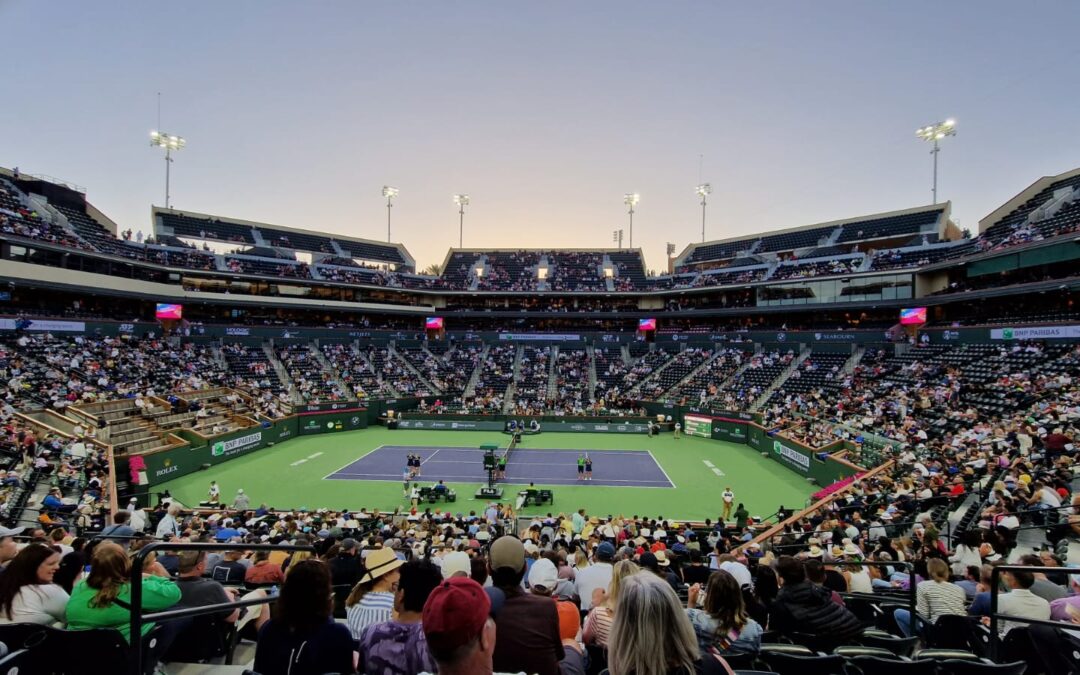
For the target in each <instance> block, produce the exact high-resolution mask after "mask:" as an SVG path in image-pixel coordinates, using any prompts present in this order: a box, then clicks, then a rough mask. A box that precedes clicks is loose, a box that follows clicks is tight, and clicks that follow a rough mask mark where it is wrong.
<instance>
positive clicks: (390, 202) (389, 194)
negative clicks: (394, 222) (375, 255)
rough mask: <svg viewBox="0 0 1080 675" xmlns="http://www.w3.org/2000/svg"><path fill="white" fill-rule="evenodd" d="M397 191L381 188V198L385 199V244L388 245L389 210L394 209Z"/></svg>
mask: <svg viewBox="0 0 1080 675" xmlns="http://www.w3.org/2000/svg"><path fill="white" fill-rule="evenodd" d="M398 192H400V190H398V189H397V188H396V187H391V186H389V185H384V186H382V196H383V197H386V243H388V244H389V243H390V209H392V208H393V207H394V197H397V196H398Z"/></svg>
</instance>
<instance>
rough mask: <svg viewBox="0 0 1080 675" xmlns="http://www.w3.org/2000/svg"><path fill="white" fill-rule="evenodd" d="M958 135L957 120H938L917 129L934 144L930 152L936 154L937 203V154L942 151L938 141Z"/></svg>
mask: <svg viewBox="0 0 1080 675" xmlns="http://www.w3.org/2000/svg"><path fill="white" fill-rule="evenodd" d="M955 135H956V120H954V119H947V120H945V121H944V122H936V123H934V124H929V125H927V126H925V127H922V128H920V129H916V130H915V136H917V137H918V138H921V139H923V140H924V141H930V142H931V143H933V144H934V149H933V150H931V151H930V154H931V155H933V156H934V187H933V190H932V192H933V194H934V203H935V204H937V156H938V153H939V152H941V149H940V148H939V147H938V141H940V140H941V139H943V138H945V137H946V136H955Z"/></svg>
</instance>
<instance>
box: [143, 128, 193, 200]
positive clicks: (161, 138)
mask: <svg viewBox="0 0 1080 675" xmlns="http://www.w3.org/2000/svg"><path fill="white" fill-rule="evenodd" d="M150 145H151V146H152V147H155V148H165V208H169V167H170V166H171V165H172V163H173V158H172V153H173V152H174V151H177V152H179V151H180V150H183V148H184V146H185V145H187V141H185V140H184V139H183V137H182V136H174V135H172V134H167V133H165V132H164V131H151V132H150Z"/></svg>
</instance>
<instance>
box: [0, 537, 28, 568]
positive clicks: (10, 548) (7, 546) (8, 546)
mask: <svg viewBox="0 0 1080 675" xmlns="http://www.w3.org/2000/svg"><path fill="white" fill-rule="evenodd" d="M25 529H26V528H25V527H11V528H8V527H0V567H7V564H8V563H9V562H11V561H12V560H13V559H14V558H15V556H16V555H18V554H19V546H18V544H16V543H15V539H14V538H15V537H16V536H18V535H20V534H22V532H23V530H25Z"/></svg>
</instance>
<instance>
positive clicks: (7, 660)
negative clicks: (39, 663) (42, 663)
mask: <svg viewBox="0 0 1080 675" xmlns="http://www.w3.org/2000/svg"><path fill="white" fill-rule="evenodd" d="M32 664H33V661H32V659H31V656H30V650H29V649H20V650H19V651H16V652H11V653H10V654H8V655H7V656H5V657H4V658H2V659H0V675H19V673H34V672H38V671H36V670H33V666H32Z"/></svg>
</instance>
